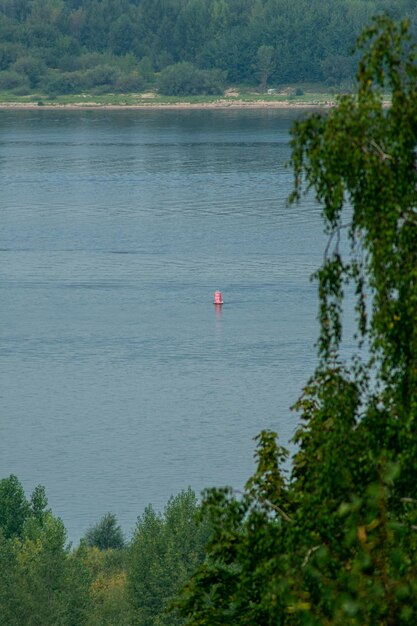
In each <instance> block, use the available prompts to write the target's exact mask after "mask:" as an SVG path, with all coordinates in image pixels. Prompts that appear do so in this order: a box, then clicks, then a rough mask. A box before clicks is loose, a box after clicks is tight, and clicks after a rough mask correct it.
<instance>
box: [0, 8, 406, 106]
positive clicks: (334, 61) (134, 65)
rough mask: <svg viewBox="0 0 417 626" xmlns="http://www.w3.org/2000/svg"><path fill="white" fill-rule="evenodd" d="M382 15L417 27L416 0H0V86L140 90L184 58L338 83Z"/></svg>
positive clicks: (261, 79)
mask: <svg viewBox="0 0 417 626" xmlns="http://www.w3.org/2000/svg"><path fill="white" fill-rule="evenodd" d="M383 12H387V13H389V14H390V15H391V16H392V17H394V18H396V19H399V18H403V17H408V18H409V19H410V20H411V23H412V24H413V27H414V28H417V10H416V7H415V2H413V0H396V2H395V3H393V2H392V0H332V2H331V3H329V2H324V1H323V0H297V2H288V0H0V37H1V42H2V45H1V48H0V90H13V91H16V92H17V93H23V94H24V93H28V92H30V91H33V90H38V91H39V90H40V91H43V92H44V93H48V94H50V95H57V94H60V93H81V92H83V91H89V90H97V91H98V92H100V91H101V92H109V91H119V92H126V91H141V90H143V89H145V88H148V87H155V85H158V75H159V72H161V71H162V70H164V69H165V68H167V67H171V70H170V71H171V74H172V72H173V70H172V67H175V66H177V65H179V67H178V68H177V69H178V73H179V74H181V73H183V72H184V66H183V65H182V64H183V63H192V64H193V65H194V66H195V69H194V73H196V72H198V71H199V72H202V71H205V72H206V71H215V72H217V77H219V76H220V75H221V76H224V77H225V79H226V81H227V83H228V84H246V85H252V86H259V87H260V88H261V89H265V88H266V85H267V83H269V84H271V83H272V84H279V83H296V82H305V81H309V82H320V81H326V82H328V83H329V84H340V83H341V82H343V81H345V82H346V81H351V80H352V78H353V76H354V68H355V60H354V58H352V57H351V55H350V51H351V48H352V47H353V45H354V41H355V38H356V36H357V35H359V33H360V32H361V30H362V29H363V28H364V27H365V25H366V24H367V23H369V20H370V18H371V16H372V15H375V14H377V13H378V14H379V13H383ZM202 76H203V75H201V74H200V75H199V77H200V78H199V80H195V81H194V83H195V84H197V83H198V84H201V89H202V93H206V92H207V88H208V87H207V82H209V83H210V84H212V83H213V77H210V75H206V77H205V80H203V79H202ZM209 79H210V80H209ZM214 82H215V83H216V85H217V84H218V78H217V80H215V81H214Z"/></svg>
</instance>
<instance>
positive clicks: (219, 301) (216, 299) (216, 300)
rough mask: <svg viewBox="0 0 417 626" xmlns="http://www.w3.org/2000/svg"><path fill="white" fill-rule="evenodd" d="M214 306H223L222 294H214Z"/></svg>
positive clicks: (218, 292) (216, 292)
mask: <svg viewBox="0 0 417 626" xmlns="http://www.w3.org/2000/svg"><path fill="white" fill-rule="evenodd" d="M214 304H223V298H222V292H221V291H215V292H214Z"/></svg>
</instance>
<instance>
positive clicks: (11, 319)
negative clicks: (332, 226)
mask: <svg viewBox="0 0 417 626" xmlns="http://www.w3.org/2000/svg"><path fill="white" fill-rule="evenodd" d="M293 119H294V115H291V114H289V113H285V112H280V111H192V112H187V111H178V112H175V111H162V112H158V111H136V112H135V111H126V112H125V111H116V112H106V111H87V112H82V111H76V112H72V111H57V112H50V111H34V112H19V111H18V112H1V113H0V176H1V199H0V204H1V229H0V249H1V251H0V259H1V263H0V279H1V280H0V287H1V291H2V293H1V300H2V313H1V318H0V321H1V328H0V331H1V334H0V348H1V354H0V375H1V404H2V417H1V423H0V476H2V477H4V476H7V475H9V474H10V473H14V474H17V475H18V476H19V478H20V479H21V480H22V482H23V484H24V486H25V488H26V489H27V490H31V489H32V488H33V487H34V486H35V485H36V484H38V483H42V484H44V485H45V486H46V489H47V494H48V497H49V502H50V505H51V507H52V509H53V511H54V512H55V513H56V514H58V515H60V516H61V517H62V518H63V520H64V522H65V524H66V527H67V528H68V532H69V537H70V538H71V539H73V540H75V541H76V540H78V538H79V537H80V536H81V535H82V534H83V533H84V532H85V530H86V528H87V527H88V526H89V525H90V524H92V523H94V522H96V521H97V520H98V519H99V518H100V516H101V515H103V514H104V513H106V512H107V511H113V512H115V513H116V514H117V516H118V518H119V520H120V521H121V523H122V525H123V527H124V529H125V530H126V532H127V533H129V532H130V531H131V530H132V529H133V527H134V524H135V520H136V518H137V516H138V515H139V514H141V513H142V512H143V509H144V507H145V506H146V505H147V504H148V503H149V502H151V503H152V504H153V505H154V506H155V507H156V508H157V509H161V508H163V506H164V505H165V503H166V501H167V499H168V498H169V496H170V495H171V494H175V493H177V492H178V491H179V490H181V489H183V488H187V487H188V486H189V485H190V486H191V487H193V488H194V489H195V490H197V491H198V492H199V491H200V490H201V489H202V488H204V487H206V486H210V485H223V484H232V485H235V486H236V487H241V486H242V485H243V483H244V481H245V480H246V479H247V478H248V476H249V475H250V472H251V471H252V469H253V448H254V443H253V437H254V436H255V435H256V434H257V433H258V432H259V430H260V429H262V428H273V429H275V430H278V431H279V433H280V437H281V440H282V441H283V442H286V441H288V439H289V438H291V436H292V435H293V432H294V428H295V425H296V417H295V415H293V414H292V413H291V411H290V409H289V407H290V405H291V404H292V403H293V402H294V401H295V399H296V398H297V394H298V392H299V390H300V389H301V386H302V385H303V384H304V383H305V382H306V380H307V378H308V376H309V375H310V374H311V372H312V370H313V367H314V363H315V348H314V342H315V339H316V335H317V325H316V321H315V317H316V291H315V286H314V285H312V284H311V283H310V282H309V276H310V274H311V272H312V271H313V270H314V268H316V267H317V265H318V264H319V263H320V261H321V259H322V251H323V237H322V234H321V230H322V229H321V221H320V217H319V211H318V209H317V207H315V206H314V205H313V204H312V203H311V201H305V202H304V203H303V205H302V206H301V207H298V208H291V209H288V208H287V206H286V198H287V196H288V193H289V191H290V188H291V183H292V175H291V172H290V170H288V169H286V168H285V162H286V160H287V159H288V157H289V146H288V140H289V134H288V132H289V127H290V125H291V123H292V121H293ZM215 289H220V290H221V291H222V292H223V298H224V300H225V304H224V306H223V307H222V310H219V311H216V310H215V308H214V306H213V304H212V300H213V292H214V290H215Z"/></svg>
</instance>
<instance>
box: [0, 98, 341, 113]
mask: <svg viewBox="0 0 417 626" xmlns="http://www.w3.org/2000/svg"><path fill="white" fill-rule="evenodd" d="M328 108H330V105H329V104H328V103H323V102H321V103H311V102H291V101H285V100H283V101H279V102H278V101H276V102H274V101H266V100H258V101H255V102H253V101H252V102H245V101H243V100H240V101H239V100H236V101H232V102H230V101H222V100H218V101H215V102H199V103H193V102H175V103H174V102H173V103H166V104H165V103H156V102H152V103H151V102H149V103H143V104H142V103H141V104H100V103H98V102H80V103H71V104H60V103H56V104H50V103H48V104H37V103H36V102H0V110H34V109H35V110H43V109H44V110H54V111H55V110H84V111H85V110H90V109H91V110H99V109H102V110H107V111H117V110H147V109H148V110H162V109H166V110H199V109H200V110H205V109H223V110H227V109H231V110H238V109H281V110H296V109H328Z"/></svg>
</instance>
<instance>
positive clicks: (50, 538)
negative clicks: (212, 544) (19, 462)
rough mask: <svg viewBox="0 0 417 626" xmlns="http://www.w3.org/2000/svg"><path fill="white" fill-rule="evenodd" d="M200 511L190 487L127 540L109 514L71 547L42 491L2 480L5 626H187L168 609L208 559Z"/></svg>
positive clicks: (0, 596)
mask: <svg viewBox="0 0 417 626" xmlns="http://www.w3.org/2000/svg"><path fill="white" fill-rule="evenodd" d="M199 509H200V507H199V504H198V502H197V499H196V496H195V494H194V493H193V492H192V491H191V490H188V491H184V492H181V493H180V494H178V495H177V496H176V497H173V498H171V500H170V501H169V502H168V504H167V506H166V508H165V511H164V512H163V513H161V514H160V513H157V512H155V511H154V509H153V508H152V507H151V506H149V507H148V508H147V509H146V510H145V512H144V513H143V515H142V516H141V517H139V518H138V522H137V525H136V528H135V530H134V532H133V536H132V537H131V538H130V539H129V541H127V540H126V539H125V537H124V534H123V532H122V530H121V528H120V526H119V524H118V522H117V518H116V516H115V515H114V514H112V513H108V514H106V515H104V516H103V518H102V519H101V520H99V522H97V524H95V525H93V526H91V527H90V528H89V529H88V530H87V532H86V534H85V536H84V537H83V538H82V539H81V541H80V544H79V546H77V547H75V548H72V547H71V546H70V545H69V544H68V541H67V535H66V530H65V527H64V524H63V522H62V521H61V519H59V518H58V517H56V516H55V515H54V514H53V513H52V511H51V510H50V509H49V508H48V501H47V498H46V495H45V490H44V488H43V487H41V486H38V487H36V489H35V490H34V492H33V493H32V495H31V496H30V497H29V498H28V497H27V496H26V495H25V493H24V490H23V487H22V485H21V483H20V481H19V480H18V478H17V477H16V476H13V475H12V476H9V477H8V478H4V479H2V480H0V626H22V625H23V624H24V625H25V626H40V625H42V626H105V625H108V626H133V625H137V626H151V625H156V624H158V625H160V626H164V625H165V626H171V625H174V624H182V623H183V620H182V618H180V617H177V616H175V615H174V613H168V612H167V609H168V608H169V605H170V602H171V600H172V598H173V597H174V596H176V595H177V594H178V592H179V590H180V588H181V585H183V584H184V583H185V582H186V580H187V579H188V578H189V577H190V575H191V574H192V572H193V571H194V570H195V568H196V567H197V565H198V564H199V563H201V562H202V560H203V556H204V545H205V544H206V542H207V539H208V524H207V522H204V521H200V522H199V521H198V519H197V518H198V512H199Z"/></svg>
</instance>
